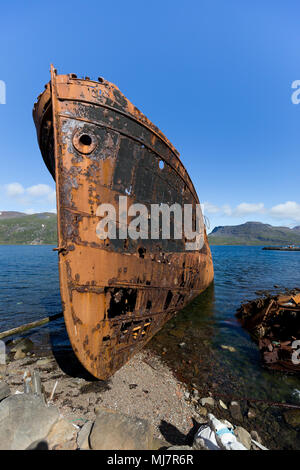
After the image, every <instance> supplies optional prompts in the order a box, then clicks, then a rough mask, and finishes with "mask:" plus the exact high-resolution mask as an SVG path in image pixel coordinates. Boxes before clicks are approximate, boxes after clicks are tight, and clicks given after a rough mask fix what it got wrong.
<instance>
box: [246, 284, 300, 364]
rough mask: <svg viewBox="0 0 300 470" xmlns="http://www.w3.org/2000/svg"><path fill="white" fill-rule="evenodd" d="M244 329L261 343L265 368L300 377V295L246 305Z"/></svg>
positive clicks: (256, 301)
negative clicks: (291, 373)
mask: <svg viewBox="0 0 300 470" xmlns="http://www.w3.org/2000/svg"><path fill="white" fill-rule="evenodd" d="M237 317H238V318H239V319H240V321H241V324H242V326H243V327H244V328H245V329H247V330H248V331H249V332H250V333H251V335H252V337H253V339H254V340H255V341H256V342H257V344H258V347H259V350H260V353H261V358H262V361H263V363H264V365H265V366H266V367H268V368H270V369H276V370H282V371H287V372H293V373H300V341H299V340H300V294H299V293H291V294H289V295H280V294H279V295H274V296H266V297H262V298H258V299H254V300H252V301H250V302H247V303H244V304H242V306H241V307H240V308H239V309H238V311H237Z"/></svg>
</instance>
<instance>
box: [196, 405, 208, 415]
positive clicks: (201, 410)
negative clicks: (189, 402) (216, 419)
mask: <svg viewBox="0 0 300 470" xmlns="http://www.w3.org/2000/svg"><path fill="white" fill-rule="evenodd" d="M197 412H198V413H199V415H201V416H206V415H207V409H206V408H205V407H204V406H198V407H197Z"/></svg>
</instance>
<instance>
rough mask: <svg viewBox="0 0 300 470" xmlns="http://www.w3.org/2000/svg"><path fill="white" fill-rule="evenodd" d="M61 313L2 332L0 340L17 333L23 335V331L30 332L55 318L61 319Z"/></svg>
mask: <svg viewBox="0 0 300 470" xmlns="http://www.w3.org/2000/svg"><path fill="white" fill-rule="evenodd" d="M62 316H63V313H62V312H61V313H56V314H55V315H51V316H50V317H46V318H43V319H42V320H37V321H34V322H31V323H27V324H26V325H21V326H17V328H12V329H11V330H7V331H3V332H2V333H0V339H3V338H6V337H7V336H12V335H15V334H17V333H23V331H27V330H32V329H33V328H36V327H37V326H42V325H45V324H46V323H49V322H51V321H54V320H57V318H61V317H62Z"/></svg>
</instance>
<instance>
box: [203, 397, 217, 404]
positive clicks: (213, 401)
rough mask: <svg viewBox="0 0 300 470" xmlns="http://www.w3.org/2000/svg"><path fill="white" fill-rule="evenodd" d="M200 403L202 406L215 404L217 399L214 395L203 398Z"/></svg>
mask: <svg viewBox="0 0 300 470" xmlns="http://www.w3.org/2000/svg"><path fill="white" fill-rule="evenodd" d="M200 404H201V406H205V405H208V406H215V400H214V399H213V398H212V397H206V398H201V400H200Z"/></svg>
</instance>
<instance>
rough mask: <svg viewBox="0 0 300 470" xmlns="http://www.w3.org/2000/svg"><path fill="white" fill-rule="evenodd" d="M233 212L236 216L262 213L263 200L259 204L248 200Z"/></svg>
mask: <svg viewBox="0 0 300 470" xmlns="http://www.w3.org/2000/svg"><path fill="white" fill-rule="evenodd" d="M233 212H234V215H236V216H242V215H247V214H255V213H262V212H264V204H263V203H262V202H259V203H258V204H249V203H248V202H242V203H241V204H239V205H238V206H237V207H236V208H235V210H234V211H233Z"/></svg>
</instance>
